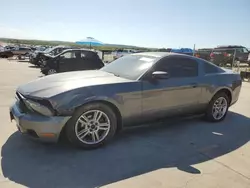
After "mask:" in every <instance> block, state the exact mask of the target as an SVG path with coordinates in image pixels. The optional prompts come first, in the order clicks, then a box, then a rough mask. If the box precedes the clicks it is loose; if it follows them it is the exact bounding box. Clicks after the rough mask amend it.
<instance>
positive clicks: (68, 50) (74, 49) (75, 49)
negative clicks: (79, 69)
mask: <svg viewBox="0 0 250 188" xmlns="http://www.w3.org/2000/svg"><path fill="white" fill-rule="evenodd" d="M70 51H89V52H94V51H92V50H90V49H83V48H81V49H77V48H73V49H72V48H71V49H66V50H63V52H70Z"/></svg>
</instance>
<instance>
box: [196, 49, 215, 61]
mask: <svg viewBox="0 0 250 188" xmlns="http://www.w3.org/2000/svg"><path fill="white" fill-rule="evenodd" d="M212 51H213V48H201V49H198V50H196V52H195V57H198V58H201V59H205V60H207V61H209V60H210V54H211V52H212Z"/></svg>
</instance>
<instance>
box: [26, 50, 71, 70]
mask: <svg viewBox="0 0 250 188" xmlns="http://www.w3.org/2000/svg"><path fill="white" fill-rule="evenodd" d="M70 48H71V47H69V46H55V47H53V48H47V49H46V50H44V51H41V50H39V51H35V52H33V53H32V54H31V55H30V63H31V64H33V65H36V66H40V65H41V64H42V62H43V61H46V59H47V57H49V56H56V55H57V54H59V53H61V52H62V51H64V50H66V49H70Z"/></svg>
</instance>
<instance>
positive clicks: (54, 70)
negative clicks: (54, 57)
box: [46, 69, 57, 75]
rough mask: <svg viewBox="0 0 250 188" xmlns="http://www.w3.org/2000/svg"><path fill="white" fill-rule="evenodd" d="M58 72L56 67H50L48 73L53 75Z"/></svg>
mask: <svg viewBox="0 0 250 188" xmlns="http://www.w3.org/2000/svg"><path fill="white" fill-rule="evenodd" d="M55 73H57V71H56V69H49V70H48V72H47V74H46V75H51V74H55Z"/></svg>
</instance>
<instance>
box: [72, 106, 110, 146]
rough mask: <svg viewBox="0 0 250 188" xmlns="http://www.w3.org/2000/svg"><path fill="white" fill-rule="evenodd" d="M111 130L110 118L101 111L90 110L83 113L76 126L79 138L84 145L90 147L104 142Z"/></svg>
mask: <svg viewBox="0 0 250 188" xmlns="http://www.w3.org/2000/svg"><path fill="white" fill-rule="evenodd" d="M109 130H110V120H109V117H108V116H107V114H105V113H104V112H103V111H100V110H90V111H87V112H85V113H83V114H82V115H81V116H80V117H79V118H78V120H77V121H76V124H75V134H76V136H77V138H78V139H79V140H80V141H81V142H83V143H84V144H89V145H91V144H97V143H99V142H101V141H103V140H104V139H105V138H106V137H107V135H108V133H109Z"/></svg>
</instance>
